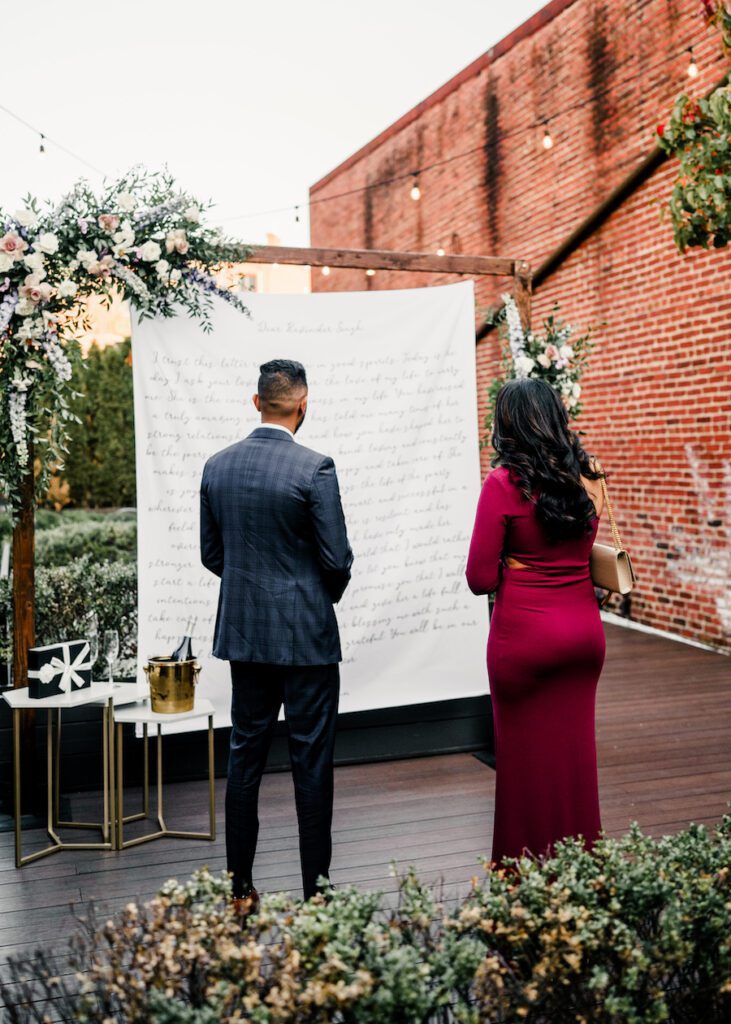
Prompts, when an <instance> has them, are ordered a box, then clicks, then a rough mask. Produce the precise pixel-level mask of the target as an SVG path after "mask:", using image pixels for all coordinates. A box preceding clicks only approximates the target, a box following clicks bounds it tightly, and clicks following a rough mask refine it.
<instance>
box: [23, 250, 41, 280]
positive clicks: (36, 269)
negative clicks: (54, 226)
mask: <svg viewBox="0 0 731 1024" xmlns="http://www.w3.org/2000/svg"><path fill="white" fill-rule="evenodd" d="M45 262H46V257H45V256H44V255H43V253H42V252H36V251H35V250H34V251H33V252H29V253H28V254H27V255H26V256H24V257H23V263H25V265H26V267H27V268H28V270H32V271H33V273H34V274H40V275H41V277H42V278H43V277H45V276H46V272H45V270H44V269H43V265H44V263H45Z"/></svg>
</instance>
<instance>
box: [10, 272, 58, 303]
mask: <svg viewBox="0 0 731 1024" xmlns="http://www.w3.org/2000/svg"><path fill="white" fill-rule="evenodd" d="M18 294H19V295H20V297H21V299H29V300H30V301H31V302H35V303H38V302H48V300H49V299H50V297H51V295H52V294H53V288H51V286H50V284H48V282H47V281H41V279H40V277H39V276H38V274H28V276H27V277H26V279H25V284H23V285H22V286H21V287H20V288H19V289H18Z"/></svg>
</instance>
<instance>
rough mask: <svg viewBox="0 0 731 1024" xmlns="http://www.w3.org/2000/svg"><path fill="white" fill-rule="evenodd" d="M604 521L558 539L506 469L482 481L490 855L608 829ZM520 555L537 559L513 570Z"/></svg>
mask: <svg viewBox="0 0 731 1024" xmlns="http://www.w3.org/2000/svg"><path fill="white" fill-rule="evenodd" d="M597 526H598V520H597V519H595V520H594V521H593V523H592V529H591V532H590V533H587V534H585V535H584V536H582V537H580V538H578V539H572V540H565V541H558V542H555V543H551V542H549V541H548V540H547V539H546V537H545V534H544V531H543V528H542V526H541V524H540V522H539V520H538V518H537V516H536V507H535V504H534V503H533V502H531V501H528V500H527V499H526V498H525V497H524V496H523V494H522V492H521V491H520V489H519V487H518V486H517V484H516V483H515V482H514V481H513V479H512V478H511V476H510V474H509V471H508V470H507V469H505V468H504V467H502V466H500V467H498V468H497V469H494V470H493V471H492V472H491V473H490V474H489V476H488V477H487V480H486V481H485V483H484V486H483V488H482V493H481V495H480V500H479V503H478V506H477V517H476V521H475V528H474V531H473V534H472V542H471V545H470V551H469V558H468V560H467V582H468V584H469V586H470V589H471V590H472V591H473V593H475V594H487V593H491V592H492V591H496V597H495V607H494V612H493V616H492V621H491V623H490V633H489V638H488V642H487V671H488V677H489V681H490V693H491V695H492V704H493V715H494V723H495V747H496V770H497V779H496V794H495V828H494V832H493V848H492V859H493V860H494V861H500V860H501V858H503V857H517V856H520V855H521V854H522V853H524V852H528V853H531V854H534V855H536V856H541V855H543V854H546V853H550V852H551V850H552V846H553V843H554V842H555V841H556V840H558V839H561V838H564V837H565V836H578V835H581V836H583V837H584V840H585V842H586V845H587V846H588V847H590V846H591V845H592V843H593V842H594V840H595V839H596V838H597V835H598V833H599V831H600V829H601V821H600V816H599V792H598V785H597V763H596V742H595V729H594V704H595V696H596V687H597V682H598V679H599V674H600V672H601V670H602V665H603V663H604V649H605V640H604V630H603V628H602V623H601V619H600V616H599V608H598V606H597V601H596V597H595V595H594V588H593V585H592V582H591V576H590V573H589V556H590V554H591V548H592V544H593V542H594V537H595V536H596V531H597ZM508 556H512V557H513V558H515V559H517V560H518V561H520V562H522V563H524V564H525V565H527V566H528V568H525V569H519V568H510V567H508V566H507V565H506V563H505V559H506V558H507V557H508Z"/></svg>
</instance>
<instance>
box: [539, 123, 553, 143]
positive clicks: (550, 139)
mask: <svg viewBox="0 0 731 1024" xmlns="http://www.w3.org/2000/svg"><path fill="white" fill-rule="evenodd" d="M542 141H543V148H544V149H553V137H552V135H551V133H550V132H549V130H548V125H546V127H545V128H544V129H543V140H542Z"/></svg>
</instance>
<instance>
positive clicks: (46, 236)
mask: <svg viewBox="0 0 731 1024" xmlns="http://www.w3.org/2000/svg"><path fill="white" fill-rule="evenodd" d="M35 244H36V248H37V249H40V250H41V252H47V253H48V254H49V255H51V254H52V253H54V252H56V250H57V249H58V237H57V236H56V235H54V233H53V232H52V231H44V232H43V233H42V234H40V235H39V236H38V239H37V241H36V243H35Z"/></svg>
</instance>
